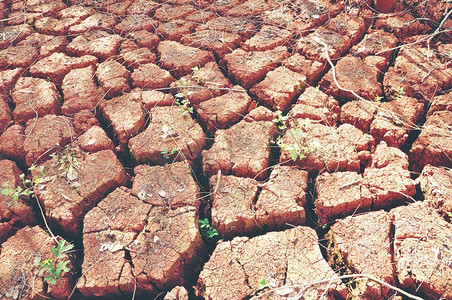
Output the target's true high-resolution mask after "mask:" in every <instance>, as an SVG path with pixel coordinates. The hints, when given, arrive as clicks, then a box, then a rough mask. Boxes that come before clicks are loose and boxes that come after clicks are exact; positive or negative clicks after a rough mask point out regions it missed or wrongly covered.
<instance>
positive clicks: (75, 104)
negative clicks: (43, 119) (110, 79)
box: [61, 66, 103, 115]
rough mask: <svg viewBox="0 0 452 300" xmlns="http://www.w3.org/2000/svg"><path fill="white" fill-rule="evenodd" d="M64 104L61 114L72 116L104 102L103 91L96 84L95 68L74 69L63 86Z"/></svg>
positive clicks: (66, 77) (64, 80)
mask: <svg viewBox="0 0 452 300" xmlns="http://www.w3.org/2000/svg"><path fill="white" fill-rule="evenodd" d="M61 89H62V91H63V96H64V103H63V105H62V106H61V112H62V113H63V114H65V115H71V114H74V113H77V112H80V111H82V110H85V109H88V110H91V109H93V108H94V107H95V106H96V105H97V103H98V102H100V100H102V94H103V93H102V90H101V89H100V88H99V87H98V86H97V85H96V83H95V82H94V67H93V66H88V67H86V68H81V69H74V70H72V71H70V72H69V73H68V74H67V75H66V76H65V77H64V79H63V82H62V84H61Z"/></svg>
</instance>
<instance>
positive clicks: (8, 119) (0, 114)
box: [0, 93, 13, 133]
mask: <svg viewBox="0 0 452 300" xmlns="http://www.w3.org/2000/svg"><path fill="white" fill-rule="evenodd" d="M12 122H13V116H12V113H11V108H9V99H8V96H7V95H6V94H2V93H0V132H2V133H3V131H4V130H5V129H6V128H7V127H8V125H10V124H11V123H12Z"/></svg>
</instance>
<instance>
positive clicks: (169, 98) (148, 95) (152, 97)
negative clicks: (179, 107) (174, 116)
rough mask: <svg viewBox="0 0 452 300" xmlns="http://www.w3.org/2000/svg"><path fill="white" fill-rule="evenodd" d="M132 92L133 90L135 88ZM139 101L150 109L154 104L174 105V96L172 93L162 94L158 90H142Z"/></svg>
mask: <svg viewBox="0 0 452 300" xmlns="http://www.w3.org/2000/svg"><path fill="white" fill-rule="evenodd" d="M132 92H135V90H133V91H132ZM141 102H142V103H143V106H144V108H145V109H146V110H150V109H152V108H154V107H156V106H171V105H174V97H173V95H170V94H164V93H163V92H160V91H152V90H151V91H142V92H141Z"/></svg>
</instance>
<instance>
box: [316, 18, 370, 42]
mask: <svg viewBox="0 0 452 300" xmlns="http://www.w3.org/2000/svg"><path fill="white" fill-rule="evenodd" d="M324 27H325V28H326V29H330V30H334V31H335V32H338V33H340V34H343V35H346V36H348V37H349V38H350V40H351V43H352V45H353V44H355V43H356V42H357V41H358V40H360V39H361V38H362V37H363V36H364V33H365V31H366V24H365V22H364V19H363V18H362V17H361V16H354V15H352V14H347V13H342V14H339V15H337V16H336V17H334V18H332V19H330V20H328V21H327V22H326V23H325V25H324Z"/></svg>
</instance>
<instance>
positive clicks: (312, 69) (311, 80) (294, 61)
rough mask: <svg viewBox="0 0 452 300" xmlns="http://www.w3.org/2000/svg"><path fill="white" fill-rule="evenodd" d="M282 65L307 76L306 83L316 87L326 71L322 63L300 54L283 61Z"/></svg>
mask: <svg viewBox="0 0 452 300" xmlns="http://www.w3.org/2000/svg"><path fill="white" fill-rule="evenodd" d="M282 65H283V66H285V67H286V68H288V69H290V70H292V71H294V72H297V73H300V74H302V75H304V76H306V83H307V84H308V85H316V83H317V82H318V81H319V79H320V77H321V76H322V75H323V74H324V72H325V71H326V68H325V66H324V65H323V64H322V63H321V62H318V61H315V60H310V59H307V58H306V57H304V56H303V55H301V54H300V53H295V54H293V55H292V56H291V57H289V58H287V59H286V60H285V61H283V63H282Z"/></svg>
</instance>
